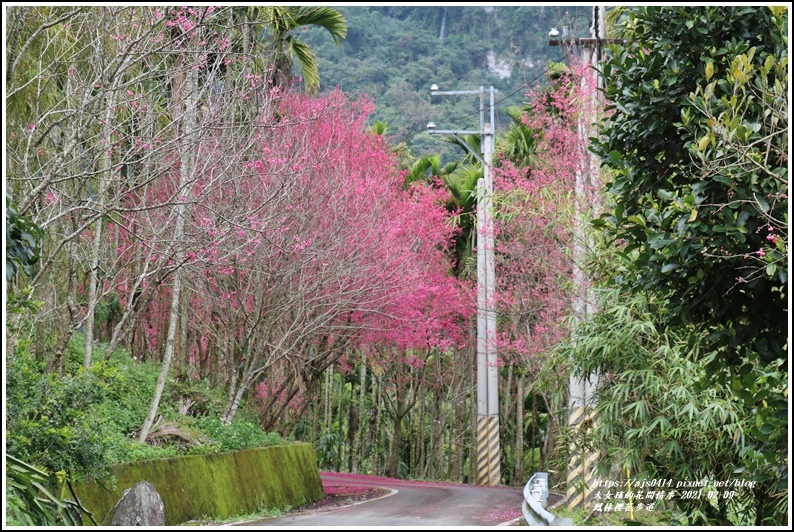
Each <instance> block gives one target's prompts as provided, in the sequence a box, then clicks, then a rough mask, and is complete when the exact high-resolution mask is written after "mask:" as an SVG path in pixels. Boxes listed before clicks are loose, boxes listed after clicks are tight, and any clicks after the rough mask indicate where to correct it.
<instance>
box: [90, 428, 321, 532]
mask: <svg viewBox="0 0 794 532" xmlns="http://www.w3.org/2000/svg"><path fill="white" fill-rule="evenodd" d="M113 471H114V472H115V475H116V482H115V485H113V486H110V485H108V484H107V483H104V484H100V483H96V482H87V483H81V484H78V485H76V486H75V491H76V492H77V496H78V497H79V498H80V500H81V501H82V502H83V504H84V505H85V506H86V508H88V509H89V510H90V511H91V512H93V514H94V518H95V519H96V521H97V523H99V524H108V523H110V519H111V518H112V516H113V515H112V514H113V508H114V507H115V505H116V502H118V500H119V499H120V498H121V494H122V493H123V492H124V490H125V489H128V488H130V487H132V485H133V484H135V483H136V482H138V481H141V480H148V481H149V482H151V483H152V484H154V486H155V488H157V491H158V492H159V493H160V496H161V497H162V499H163V503H164V505H165V523H166V525H177V524H180V523H184V522H186V521H190V520H192V519H198V518H202V517H208V518H218V519H223V518H227V517H231V516H235V515H242V514H246V513H251V512H254V511H257V510H260V509H264V508H268V509H273V508H286V507H296V506H301V505H304V504H308V503H311V502H315V501H318V500H320V499H322V498H323V496H324V493H323V486H322V482H321V481H320V473H319V471H318V469H317V462H316V460H315V457H314V448H313V447H312V446H311V445H310V444H308V443H303V444H295V445H281V446H274V447H264V448H260V449H248V450H245V451H238V452H231V453H217V454H211V455H204V456H180V457H175V458H163V459H161V460H147V461H145V462H136V463H134V464H124V465H119V466H114V467H113Z"/></svg>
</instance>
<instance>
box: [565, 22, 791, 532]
mask: <svg viewBox="0 0 794 532" xmlns="http://www.w3.org/2000/svg"><path fill="white" fill-rule="evenodd" d="M787 17H788V14H787V11H786V10H785V8H768V7H752V8H742V7H696V8H691V7H638V8H631V9H626V10H624V11H623V13H622V16H621V17H620V18H619V19H618V24H617V28H618V30H619V32H620V36H621V37H624V38H626V39H627V40H628V44H626V45H625V46H616V47H613V48H612V49H611V51H610V53H609V54H608V59H607V61H606V62H605V63H604V64H603V75H604V80H605V95H606V98H607V111H608V117H607V118H606V119H605V120H604V121H603V124H602V128H601V130H600V136H599V137H598V138H595V139H593V141H594V144H593V150H594V151H595V152H596V153H597V154H599V155H601V156H602V158H603V161H604V164H605V166H606V167H607V168H608V173H607V174H606V175H607V176H608V178H607V179H606V181H607V182H606V190H605V194H606V206H607V209H606V211H607V212H606V213H605V214H604V215H603V216H601V218H599V219H597V220H594V222H593V225H594V226H595V227H596V228H598V229H601V230H602V236H604V237H605V243H606V246H605V247H604V248H602V250H601V252H600V256H599V262H597V263H596V264H595V266H596V267H595V269H594V270H592V271H593V272H595V271H598V272H600V273H601V277H600V279H599V280H600V281H601V282H603V283H605V284H606V285H608V286H610V287H611V289H610V291H609V292H608V297H607V298H605V299H604V300H603V301H601V302H600V303H601V308H602V309H603V310H602V311H601V312H600V313H598V314H596V315H595V317H594V318H593V320H592V321H590V322H586V323H584V324H583V325H581V326H580V327H579V328H578V329H577V331H576V334H575V336H574V344H573V346H572V347H571V348H570V349H569V350H568V351H567V355H569V356H572V357H573V358H574V359H575V360H576V363H575V369H576V371H577V373H578V374H581V375H589V374H590V373H591V372H593V371H598V372H600V373H601V375H602V376H603V384H602V387H601V390H600V393H599V397H598V406H597V410H598V412H599V418H598V419H599V422H598V425H597V427H596V429H595V431H594V432H593V434H594V435H595V439H593V440H591V441H590V442H589V443H590V444H591V445H592V446H593V448H595V449H602V450H604V449H606V450H607V451H606V452H605V455H604V462H603V463H602V466H603V467H604V468H605V469H606V470H608V471H609V470H612V471H620V472H621V473H624V472H625V471H628V472H629V474H631V475H632V477H634V476H635V475H640V478H642V476H643V475H647V478H673V479H677V478H689V479H693V480H707V481H709V482H714V481H716V482H719V481H726V480H730V481H741V482H744V483H745V484H742V486H743V487H742V488H741V489H739V490H737V494H736V496H735V497H734V498H730V499H728V500H724V499H720V500H718V501H717V500H709V499H707V498H701V499H698V500H678V501H677V507H678V509H679V510H682V511H683V512H684V521H685V522H686V523H688V524H693V523H701V524H706V523H707V524H729V523H733V524H755V525H763V524H782V523H784V522H785V520H786V516H787V512H788V505H787V497H786V496H787V485H788V464H787V455H788V445H789V444H788V439H787V431H788V424H787V418H788V385H787V381H788V371H787V368H786V365H785V362H786V352H787V342H788V338H787V329H788V297H787V286H786V285H787V283H788V270H787V264H786V263H787V260H788V197H787V194H788V159H787V150H788V118H787V113H788V103H787V92H788V57H787V47H788V37H787V35H786V28H787V24H788V18H787ZM613 467H614V468H615V469H614V470H613V469H611V468H613Z"/></svg>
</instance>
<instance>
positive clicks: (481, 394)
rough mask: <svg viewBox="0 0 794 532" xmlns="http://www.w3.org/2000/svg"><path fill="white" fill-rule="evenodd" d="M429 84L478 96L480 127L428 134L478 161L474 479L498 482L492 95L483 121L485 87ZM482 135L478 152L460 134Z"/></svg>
mask: <svg viewBox="0 0 794 532" xmlns="http://www.w3.org/2000/svg"><path fill="white" fill-rule="evenodd" d="M437 89H438V87H437V86H436V85H433V86H432V87H431V92H430V94H431V95H432V96H441V95H461V94H479V95H480V130H479V131H455V130H436V129H435V124H433V123H432V122H431V123H429V124H428V125H427V128H428V132H429V133H430V134H434V135H451V136H453V137H455V138H457V139H458V140H459V141H461V144H462V145H463V146H464V147H466V149H467V150H469V153H471V154H472V155H473V156H474V157H475V158H476V159H477V160H479V161H480V162H481V163H482V166H483V177H482V179H479V180H478V181H477V483H478V484H481V485H490V486H498V485H499V484H500V483H501V477H502V475H501V466H500V448H499V367H498V365H497V360H496V310H495V308H494V293H495V289H496V284H495V267H496V263H495V261H494V249H495V248H494V225H493V176H492V175H491V162H492V157H493V147H494V142H493V140H494V134H495V132H494V124H495V121H494V94H495V92H496V91H495V89H494V88H493V87H490V89H489V92H490V96H491V105H490V111H491V112H490V117H489V120H490V122H485V104H484V100H485V90H484V88H483V87H480V89H479V90H476V91H439V90H437ZM475 134H477V135H480V147H481V149H482V157H481V156H480V154H479V153H476V152H474V151H473V150H471V149H470V148H469V147H468V145H467V144H466V142H465V141H464V140H463V138H461V137H460V135H475Z"/></svg>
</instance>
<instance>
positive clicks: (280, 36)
mask: <svg viewBox="0 0 794 532" xmlns="http://www.w3.org/2000/svg"><path fill="white" fill-rule="evenodd" d="M251 15H253V16H252V18H253V19H254V20H256V21H261V22H262V23H263V24H264V25H265V26H266V28H267V29H268V30H269V32H270V38H271V40H272V43H273V45H274V47H273V53H274V54H275V56H274V59H273V71H272V73H271V80H272V81H273V83H274V85H286V84H288V83H289V82H290V81H291V78H292V67H293V59H295V58H296V59H297V62H298V66H299V67H300V70H301V72H302V74H303V84H304V87H305V88H306V92H308V93H309V94H316V93H317V91H318V90H319V88H320V72H319V68H318V66H317V59H316V57H315V55H314V52H313V51H312V49H311V48H310V47H309V45H307V44H306V43H305V42H303V41H301V40H299V39H297V38H295V31H296V30H297V29H298V28H301V27H304V26H320V27H322V28H325V29H326V30H327V31H328V33H330V34H331V37H332V38H333V39H334V42H335V43H336V45H337V46H339V45H340V44H341V43H342V39H344V38H345V37H346V36H347V21H346V20H345V17H344V16H342V14H341V13H340V12H339V11H338V10H337V9H334V8H332V7H317V6H268V7H259V8H253V11H252V13H251Z"/></svg>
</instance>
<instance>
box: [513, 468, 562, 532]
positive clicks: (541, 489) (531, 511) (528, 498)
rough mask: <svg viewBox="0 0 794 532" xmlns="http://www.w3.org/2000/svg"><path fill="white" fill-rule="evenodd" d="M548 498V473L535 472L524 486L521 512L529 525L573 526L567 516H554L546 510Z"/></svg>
mask: <svg viewBox="0 0 794 532" xmlns="http://www.w3.org/2000/svg"><path fill="white" fill-rule="evenodd" d="M548 498H549V474H548V473H535V474H534V475H532V478H531V479H529V482H527V485H526V486H524V502H523V503H522V504H521V512H522V513H523V514H524V519H525V520H526V522H527V525H529V526H573V520H572V519H569V518H561V517H554V516H553V515H552V514H551V513H550V512H549V511H548V510H546V502H547V501H548Z"/></svg>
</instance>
